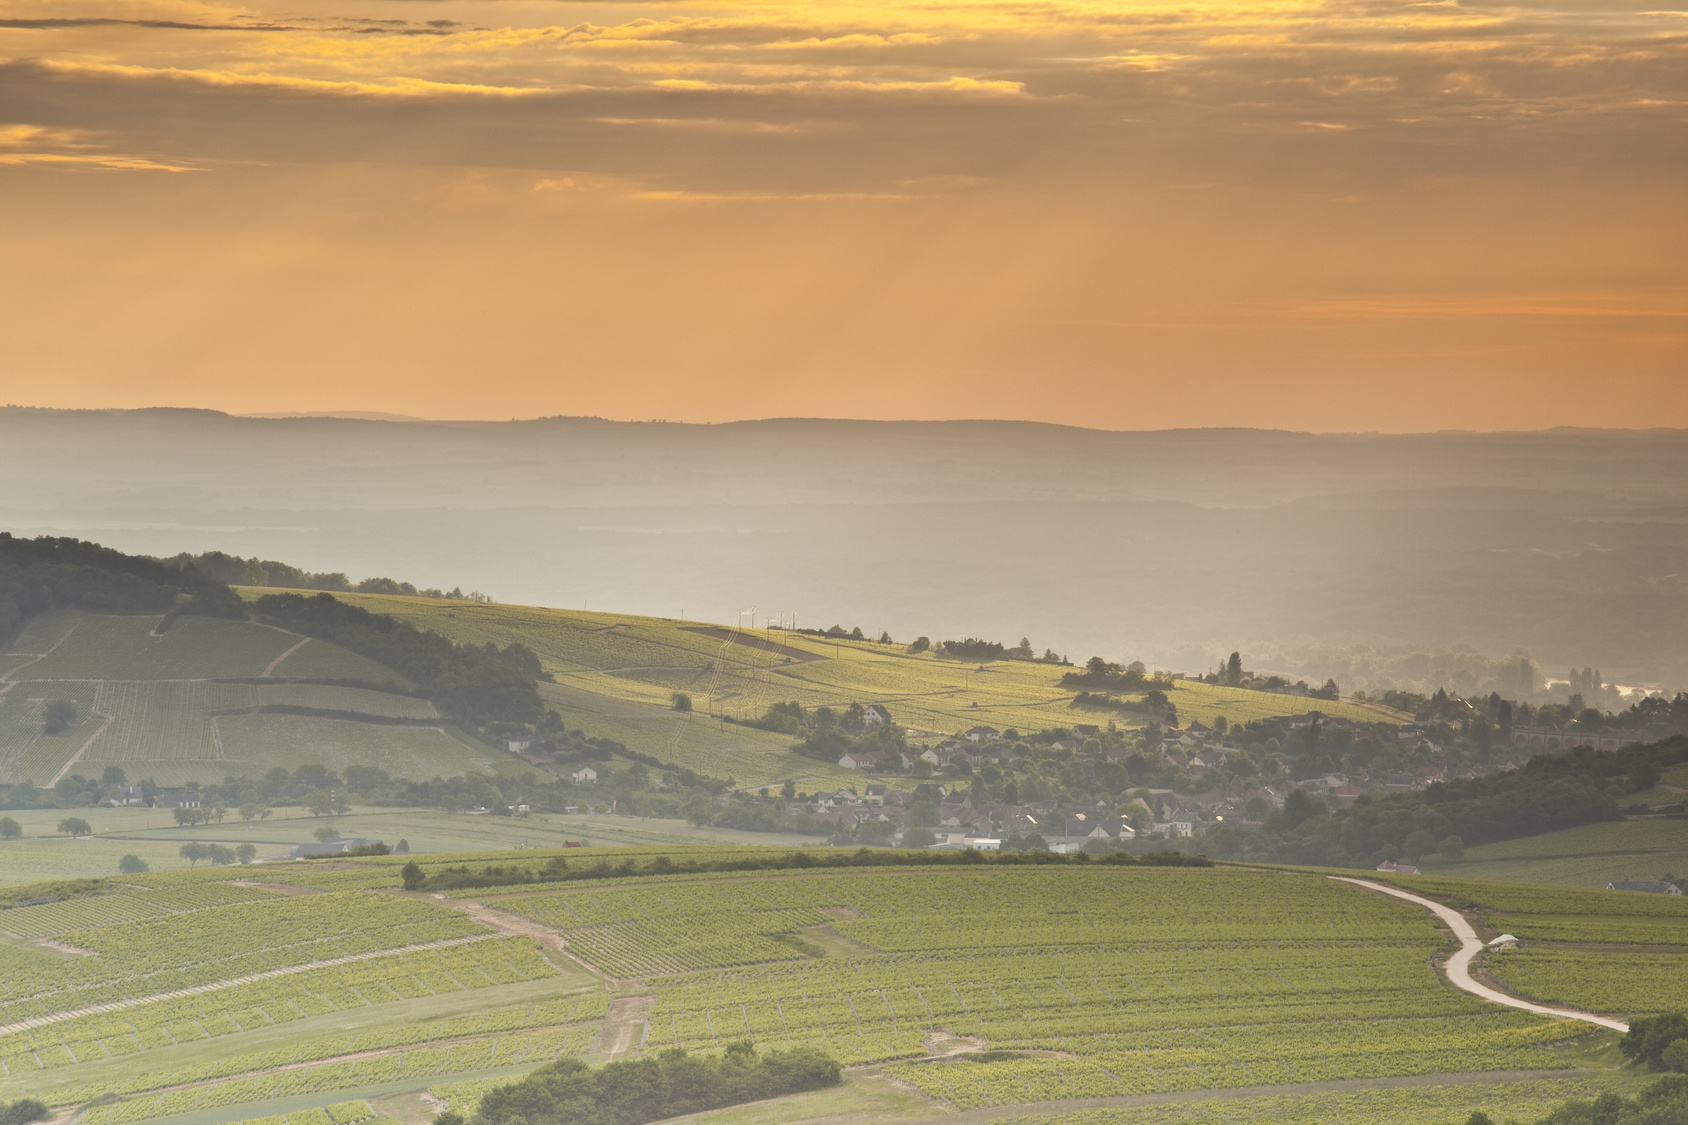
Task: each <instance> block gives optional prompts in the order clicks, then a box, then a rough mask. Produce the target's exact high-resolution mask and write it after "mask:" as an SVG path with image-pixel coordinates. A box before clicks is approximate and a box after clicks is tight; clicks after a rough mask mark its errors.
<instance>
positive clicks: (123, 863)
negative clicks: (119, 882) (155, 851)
mask: <svg viewBox="0 0 1688 1125" xmlns="http://www.w3.org/2000/svg"><path fill="white" fill-rule="evenodd" d="M117 870H119V871H121V872H122V873H123V874H125V875H141V874H144V873H145V872H147V871H149V870H151V868H150V867H149V866H148V864H147V861H146V860H144V859H142V858H141V857H140V856H138V855H126V856H124V857H123V858H122V859H120V860H118V861H117Z"/></svg>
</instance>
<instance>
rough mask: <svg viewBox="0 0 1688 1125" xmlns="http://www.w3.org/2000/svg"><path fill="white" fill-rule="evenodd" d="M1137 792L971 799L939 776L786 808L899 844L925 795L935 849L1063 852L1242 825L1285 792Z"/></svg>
mask: <svg viewBox="0 0 1688 1125" xmlns="http://www.w3.org/2000/svg"><path fill="white" fill-rule="evenodd" d="M1139 793H1141V794H1144V796H1137V797H1131V798H1128V799H1126V800H1124V801H1122V802H1120V803H1119V804H1110V803H1109V802H1107V801H1104V800H1097V801H1094V802H1076V803H1075V802H1070V801H1029V802H1025V803H1021V804H1014V805H1010V804H990V803H981V804H975V803H974V801H973V799H972V797H970V796H968V795H967V794H965V793H962V792H960V791H955V792H951V791H950V790H949V789H947V788H946V787H945V786H944V785H943V784H942V783H940V782H935V781H929V782H923V783H921V784H920V785H917V786H915V788H914V789H913V790H912V791H909V792H904V791H902V790H898V789H893V788H891V787H889V786H886V785H880V784H877V783H876V784H870V785H866V786H864V787H862V788H861V789H860V790H858V789H857V788H856V787H854V786H848V787H845V788H841V789H838V790H836V791H834V792H824V793H816V794H814V795H813V797H812V798H811V802H812V803H811V804H810V805H796V804H793V805H791V806H789V807H788V811H789V812H792V813H798V812H809V813H811V815H813V816H814V817H815V819H816V820H818V821H820V822H821V823H823V824H828V825H832V826H834V827H836V828H839V829H855V828H857V827H858V826H859V825H861V824H863V823H865V822H868V821H880V822H884V823H885V824H887V825H889V826H891V828H892V832H891V839H892V841H893V842H897V843H900V842H901V841H902V838H903V833H904V831H905V830H906V828H907V827H908V825H907V824H906V820H907V816H908V809H909V807H910V806H911V805H913V804H914V803H915V802H917V801H920V800H928V801H931V802H932V804H933V805H934V806H935V807H936V809H937V813H938V815H937V823H936V824H935V825H933V826H932V827H931V831H932V833H933V835H934V836H935V837H936V839H937V845H936V846H938V847H957V848H960V847H974V848H979V849H981V850H994V849H995V848H996V847H997V845H998V842H999V841H1001V840H1003V839H1006V838H1009V837H1014V836H1018V837H1021V838H1025V837H1028V836H1031V835H1034V834H1035V835H1037V836H1040V837H1042V839H1043V841H1044V843H1045V844H1047V845H1048V846H1049V849H1050V850H1051V851H1056V852H1065V851H1078V850H1081V849H1083V848H1084V847H1086V846H1088V845H1091V844H1104V845H1105V844H1112V843H1115V842H1129V841H1131V840H1135V839H1137V838H1138V836H1139V833H1140V831H1141V834H1143V835H1153V836H1161V837H1166V838H1169V839H1185V838H1188V837H1190V836H1194V835H1196V834H1197V833H1199V832H1205V831H1206V830H1208V829H1209V828H1212V827H1214V826H1216V825H1219V824H1226V823H1230V824H1236V825H1238V826H1241V827H1248V826H1252V825H1254V824H1257V823H1258V821H1251V820H1250V819H1249V817H1248V810H1249V809H1250V807H1251V806H1252V807H1253V808H1254V809H1255V810H1256V811H1259V810H1260V809H1262V808H1265V809H1270V808H1276V807H1278V806H1281V805H1282V804H1283V799H1284V797H1283V794H1284V791H1283V790H1280V789H1277V788H1274V787H1271V786H1260V787H1226V788H1219V787H1216V788H1214V789H1211V790H1208V791H1206V792H1203V793H1197V794H1193V795H1180V794H1177V793H1174V792H1173V791H1172V790H1170V789H1146V790H1139ZM1151 802H1152V803H1151ZM1157 807H1158V810H1159V815H1158V816H1157V815H1156V809H1157ZM1133 822H1135V823H1136V825H1137V827H1134V826H1133Z"/></svg>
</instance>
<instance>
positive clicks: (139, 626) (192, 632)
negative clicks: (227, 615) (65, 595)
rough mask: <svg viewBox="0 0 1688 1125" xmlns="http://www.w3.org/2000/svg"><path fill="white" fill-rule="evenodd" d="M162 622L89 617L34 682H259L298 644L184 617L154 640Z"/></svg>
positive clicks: (243, 626) (244, 625)
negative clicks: (230, 679) (238, 678)
mask: <svg viewBox="0 0 1688 1125" xmlns="http://www.w3.org/2000/svg"><path fill="white" fill-rule="evenodd" d="M159 621H160V618H159V617H156V616H152V617H112V616H107V615H103V614H84V615H83V616H82V618H81V619H80V620H79V621H78V622H77V623H76V628H75V629H73V630H71V632H70V635H69V636H68V637H66V638H65V639H64V642H63V643H62V644H60V645H59V646H58V647H57V648H56V649H54V650H53V652H52V654H51V655H49V656H46V657H44V658H42V659H41V660H39V661H37V662H36V663H34V664H32V665H30V666H29V668H28V669H27V675H28V678H29V679H32V680H55V679H73V680H186V679H206V678H212V677H216V676H256V675H258V674H260V673H261V672H263V670H264V668H265V666H267V665H268V664H269V662H270V661H272V660H274V659H275V658H276V657H278V656H280V655H281V654H282V653H283V652H286V651H287V649H288V648H289V647H290V646H291V645H292V644H293V643H294V642H295V641H297V640H298V638H297V637H293V638H289V637H288V635H287V634H285V633H279V632H277V631H276V630H274V629H266V628H263V627H262V626H259V625H253V624H251V623H250V622H246V621H225V620H222V619H221V618H213V617H196V616H191V615H189V616H183V617H179V618H177V619H176V622H175V624H173V625H172V626H171V627H170V629H169V631H168V632H166V633H164V634H163V635H161V636H154V635H153V632H152V631H153V629H154V628H155V627H156V626H157V625H158V623H159Z"/></svg>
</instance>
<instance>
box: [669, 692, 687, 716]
mask: <svg viewBox="0 0 1688 1125" xmlns="http://www.w3.org/2000/svg"><path fill="white" fill-rule="evenodd" d="M669 699H671V700H672V701H673V706H674V710H676V711H679V712H681V713H686V712H689V711H690V710H691V709H692V697H691V696H689V695H687V694H686V693H685V692H683V691H677V692H675V693H674V694H673V695H671V696H669Z"/></svg>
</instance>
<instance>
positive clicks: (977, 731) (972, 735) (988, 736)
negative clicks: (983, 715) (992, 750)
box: [962, 726, 1002, 742]
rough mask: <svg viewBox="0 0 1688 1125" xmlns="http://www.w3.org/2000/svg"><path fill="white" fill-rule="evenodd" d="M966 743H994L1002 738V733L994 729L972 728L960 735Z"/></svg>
mask: <svg viewBox="0 0 1688 1125" xmlns="http://www.w3.org/2000/svg"><path fill="white" fill-rule="evenodd" d="M962 737H963V738H965V739H966V740H967V741H968V742H994V741H996V740H997V739H999V738H1001V737H1002V732H1001V731H999V730H997V729H996V728H995V727H985V726H979V727H973V728H972V729H971V730H969V731H968V732H967V733H966V734H964V735H962Z"/></svg>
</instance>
